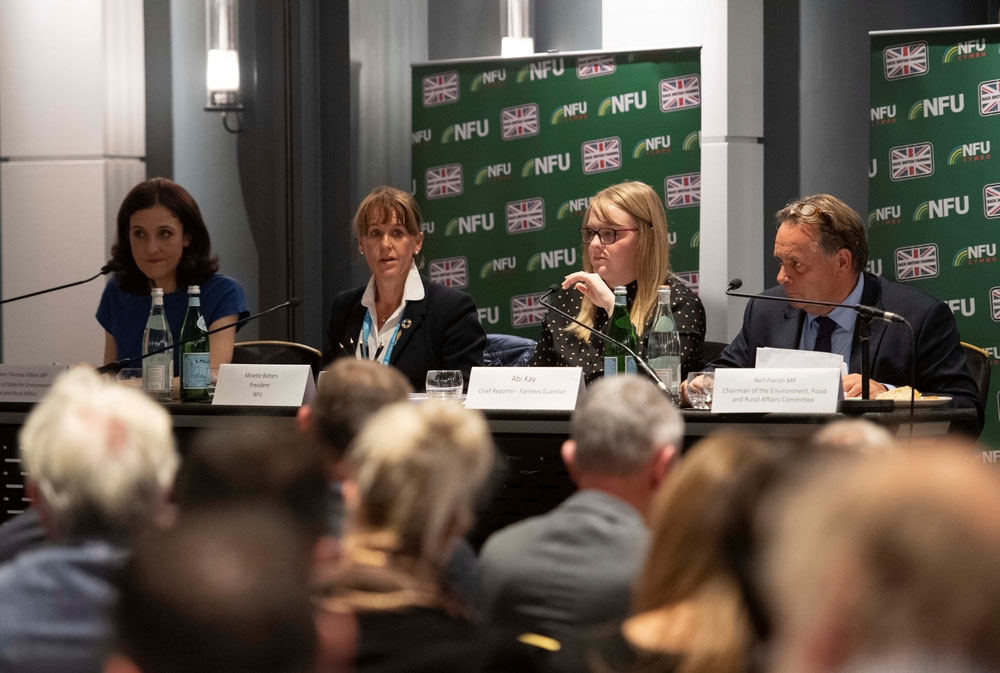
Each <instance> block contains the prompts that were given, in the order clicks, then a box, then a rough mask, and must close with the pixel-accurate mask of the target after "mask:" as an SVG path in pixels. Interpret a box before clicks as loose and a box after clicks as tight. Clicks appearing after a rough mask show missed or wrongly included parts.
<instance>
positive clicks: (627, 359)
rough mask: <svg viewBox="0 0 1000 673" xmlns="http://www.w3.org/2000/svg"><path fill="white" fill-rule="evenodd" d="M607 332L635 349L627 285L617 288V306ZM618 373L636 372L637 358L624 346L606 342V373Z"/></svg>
mask: <svg viewBox="0 0 1000 673" xmlns="http://www.w3.org/2000/svg"><path fill="white" fill-rule="evenodd" d="M605 334H607V335H608V336H609V337H611V338H612V339H617V340H618V341H620V342H622V343H623V344H625V345H626V346H628V347H629V348H631V349H632V350H633V351H634V350H635V346H636V342H637V340H636V336H635V326H634V325H633V324H632V319H631V318H630V317H629V314H628V304H627V303H626V297H625V287H624V286H623V285H619V286H618V287H616V288H615V308H614V311H612V313H611V320H609V321H608V326H607V327H606V328H605ZM616 374H635V358H633V357H632V356H631V355H629V354H628V351H626V350H625V349H624V348H621V347H619V346H618V345H617V344H613V343H611V342H610V341H605V342H604V375H605V376H615V375H616Z"/></svg>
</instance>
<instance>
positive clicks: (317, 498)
mask: <svg viewBox="0 0 1000 673" xmlns="http://www.w3.org/2000/svg"><path fill="white" fill-rule="evenodd" d="M176 497H177V501H178V504H179V505H180V512H181V516H185V515H186V513H188V512H191V511H196V510H200V509H204V508H206V507H217V506H224V505H231V504H237V503H270V504H272V505H276V506H279V507H282V508H284V509H285V510H286V512H287V513H288V514H290V515H291V516H292V517H293V518H294V519H295V521H296V522H298V524H299V525H300V526H301V528H302V530H303V532H304V533H305V534H307V535H309V536H312V537H314V538H315V537H318V536H319V535H321V534H322V533H323V532H325V530H326V512H327V498H328V490H327V484H326V477H325V476H324V473H323V461H322V457H321V454H320V451H319V449H318V448H317V447H316V445H315V443H313V442H312V441H311V440H310V439H309V438H307V437H303V436H302V435H301V434H300V433H298V432H296V431H295V429H294V428H293V427H280V426H276V425H275V424H274V423H269V422H267V421H266V420H257V421H250V422H247V423H245V424H242V425H241V426H240V427H238V428H229V429H225V430H211V431H207V432H204V433H202V434H200V435H199V436H198V438H197V440H196V441H195V445H194V446H193V447H192V448H191V450H190V451H189V452H188V454H187V456H186V457H185V459H184V464H183V465H182V466H181V471H180V474H179V475H178V477H177V489H176Z"/></svg>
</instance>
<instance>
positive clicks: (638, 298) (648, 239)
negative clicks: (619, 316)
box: [567, 181, 670, 341]
mask: <svg viewBox="0 0 1000 673" xmlns="http://www.w3.org/2000/svg"><path fill="white" fill-rule="evenodd" d="M611 205H614V206H618V207H619V208H621V209H622V210H624V211H625V212H626V213H628V214H629V215H631V216H632V217H633V218H635V220H636V223H637V224H638V227H639V230H638V231H637V232H636V235H637V236H638V237H639V241H638V245H637V246H636V262H635V277H636V279H637V288H636V293H635V300H634V301H633V302H632V308H631V310H630V317H631V319H632V324H633V325H635V331H636V334H637V335H639V336H642V333H643V331H644V330H645V328H646V321H647V320H649V317H650V316H651V315H652V314H653V311H654V310H655V309H656V301H657V295H656V291H657V289H658V288H659V287H660V285H661V284H662V283H663V281H664V279H665V278H666V277H667V274H668V273H669V272H670V244H669V241H668V239H667V215H666V213H665V212H664V210H663V203H662V202H661V201H660V197H659V196H657V195H656V192H655V191H653V188H652V187H650V186H649V185H647V184H645V183H643V182H635V181H633V182H622V183H619V184H617V185H611V186H610V187H605V188H604V189H602V190H601V191H599V192H597V194H595V195H594V196H593V197H592V198H591V199H590V205H589V206H588V207H587V212H586V213H585V214H584V217H583V226H585V227H586V226H590V221H591V218H592V217H595V216H596V217H597V218H598V219H600V220H604V221H607V220H608V219H610V218H609V217H608V206H611ZM589 249H590V246H587V245H584V246H583V255H582V257H583V270H584V271H588V272H593V270H594V265H593V263H592V262H591V261H590V252H589ZM595 313H596V307H595V306H594V303H593V302H591V301H590V300H589V299H587V298H586V297H584V298H583V303H582V304H581V305H580V312H579V313H578V314H577V316H576V318H577V320H579V321H580V322H582V323H584V324H585V325H590V326H591V327H593V325H594V315H595ZM567 329H569V331H571V332H573V333H574V334H576V336H578V337H579V338H580V339H582V340H583V341H587V340H589V339H590V333H589V332H588V331H587V330H585V329H584V328H582V327H580V326H579V325H574V326H572V327H569V328H567Z"/></svg>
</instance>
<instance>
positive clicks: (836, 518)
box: [765, 440, 1000, 673]
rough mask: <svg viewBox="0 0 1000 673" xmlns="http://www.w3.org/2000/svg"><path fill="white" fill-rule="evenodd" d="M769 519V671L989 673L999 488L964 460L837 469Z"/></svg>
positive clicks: (918, 455)
mask: <svg viewBox="0 0 1000 673" xmlns="http://www.w3.org/2000/svg"><path fill="white" fill-rule="evenodd" d="M949 444H951V445H949ZM772 510H773V511H771V512H770V515H771V516H773V517H775V519H776V536H775V543H774V544H773V546H772V549H771V552H770V553H769V554H768V558H767V561H768V563H767V564H766V566H765V571H766V572H765V577H766V579H767V584H768V587H769V588H770V592H769V594H770V595H771V596H773V597H774V604H775V605H774V613H775V616H776V619H775V625H776V629H775V638H774V646H773V661H772V665H771V666H770V667H769V670H773V671H776V672H778V673H792V672H794V673H827V672H833V671H854V672H861V671H928V672H930V671H935V672H938V671H941V672H944V671H947V672H949V673H952V672H958V671H968V672H972V671H995V670H997V663H998V662H1000V618H998V614H1000V613H998V606H1000V572H997V568H998V567H1000V476H998V475H997V474H996V471H995V470H993V469H991V466H986V465H982V464H978V463H975V462H974V461H973V460H972V447H970V446H969V445H967V444H962V445H955V444H953V443H951V442H949V441H941V440H937V441H934V442H933V443H931V442H924V443H923V444H922V445H921V444H917V445H913V446H909V447H907V450H906V451H900V452H897V453H893V454H891V455H887V456H884V457H881V458H880V459H878V460H863V461H857V460H855V461H842V462H841V464H840V465H838V466H835V467H828V468H827V469H825V470H823V471H822V472H819V473H817V474H815V475H813V476H812V477H811V478H809V479H807V480H805V481H804V483H802V484H799V485H797V486H795V487H793V488H792V489H791V491H790V495H787V496H785V497H778V498H777V499H776V501H775V502H774V503H773V508H772Z"/></svg>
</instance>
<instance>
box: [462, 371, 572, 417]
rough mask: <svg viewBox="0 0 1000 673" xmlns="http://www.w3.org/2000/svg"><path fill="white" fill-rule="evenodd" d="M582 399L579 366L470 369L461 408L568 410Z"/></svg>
mask: <svg viewBox="0 0 1000 673" xmlns="http://www.w3.org/2000/svg"><path fill="white" fill-rule="evenodd" d="M582 396H583V369H582V368H580V367H473V368H472V374H471V376H470V377H469V393H468V395H467V396H466V398H465V406H466V408H468V409H540V410H545V411H572V410H573V409H576V405H577V403H578V402H579V401H580V398H581V397H582Z"/></svg>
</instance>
